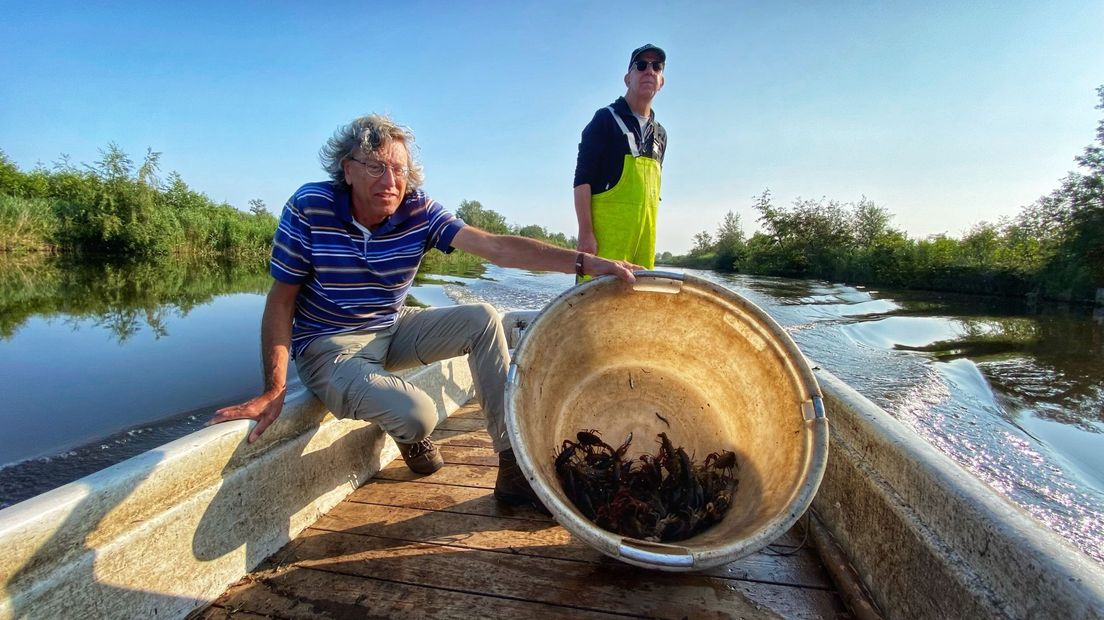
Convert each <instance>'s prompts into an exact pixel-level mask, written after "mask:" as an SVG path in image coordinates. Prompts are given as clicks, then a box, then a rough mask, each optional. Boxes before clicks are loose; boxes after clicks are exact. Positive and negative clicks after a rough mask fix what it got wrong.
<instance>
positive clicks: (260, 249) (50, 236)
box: [0, 144, 277, 258]
mask: <svg viewBox="0 0 1104 620" xmlns="http://www.w3.org/2000/svg"><path fill="white" fill-rule="evenodd" d="M160 157H161V154H160V153H157V152H154V151H152V150H148V151H147V152H146V155H145V158H144V159H143V161H142V162H141V164H140V165H138V166H135V164H134V161H133V160H131V158H130V157H129V156H128V155H127V154H126V153H125V152H123V151H122V149H120V148H119V147H118V145H115V144H109V145H108V146H107V147H106V148H105V149H103V150H101V152H100V159H99V160H98V161H97V162H95V163H94V164H92V165H86V166H85V167H84V169H83V170H82V169H78V168H76V167H74V166H73V165H72V164H71V163H70V161H69V158H68V156H66V155H62V156H61V159H60V160H59V161H58V162H56V163H55V164H54V168H53V171H50V170H47V169H46V168H45V167H44V166H41V165H39V166H36V167H35V169H34V170H32V171H30V172H27V173H23V172H20V171H19V170H18V169H17V168H16V167H15V165H14V164H13V163H12V162H11V161H10V160H9V159H8V158H7V156H6V155H4V154H3V152H0V237H2V238H3V239H4V241H3V242H0V251H19V252H27V251H55V250H57V251H63V252H75V253H81V254H95V255H108V256H125V257H128V258H142V257H151V256H164V255H168V254H191V255H215V254H219V255H242V254H267V253H268V251H269V248H270V246H271V243H272V235H273V233H274V232H275V230H276V224H277V222H276V218H275V217H273V216H272V214H270V213H268V211H267V210H266V209H265V208H264V203H263V202H261V201H259V200H253V201H250V205H251V209H250V213H243V212H242V211H239V210H237V209H235V208H233V207H231V206H230V205H227V204H215V203H214V202H213V201H212V200H211V199H210V198H208V197H207V196H206V195H204V194H202V193H198V192H195V191H193V190H191V189H190V188H189V187H188V185H187V184H186V183H185V182H184V180H183V179H181V178H180V175H179V174H177V173H175V172H173V173H171V174H170V175H169V178H168V180H167V181H166V182H164V183H162V181H161V179H160V178H159V174H158V173H159V162H160Z"/></svg>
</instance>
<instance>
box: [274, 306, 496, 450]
mask: <svg viewBox="0 0 1104 620" xmlns="http://www.w3.org/2000/svg"><path fill="white" fill-rule="evenodd" d="M465 354H467V355H468V365H469V367H470V368H471V373H472V376H473V377H474V378H475V383H476V390H477V391H478V396H479V402H480V404H481V405H482V406H483V412H484V414H485V415H486V416H487V432H488V433H490V435H491V441H492V442H493V444H494V449H495V451H496V452H501V451H503V450H506V449H508V448H509V447H510V440H509V437H508V436H507V434H506V409H505V401H504V399H505V390H506V369H507V364H508V363H509V350H508V349H507V347H506V336H505V334H504V333H503V331H502V324H501V322H500V321H499V318H498V313H497V312H496V311H495V309H494V308H493V307H491V306H490V305H488V304H468V305H461V306H450V307H443V308H425V309H418V308H410V307H407V308H403V309H402V311H401V312H400V313H399V318H398V320H397V321H396V322H395V324H394V325H392V326H391V327H389V328H387V329H384V330H380V331H359V332H347V333H344V334H337V335H334V336H324V337H321V338H317V339H315V340H314V341H313V342H311V343H310V345H308V346H307V348H306V350H305V351H303V354H302V355H299V356H297V357H296V359H295V366H296V369H297V370H298V371H299V377H300V379H302V381H303V383H304V384H305V385H306V386H307V387H309V388H310V389H311V391H313V392H314V393H315V395H317V396H318V398H319V399H321V400H322V402H323V403H325V405H326V407H328V408H329V410H330V411H332V412H333V413H334V415H337V416H339V417H344V418H356V419H358V420H367V421H371V422H375V423H376V424H379V425H380V427H381V428H383V430H384V431H385V432H386V433H387V434H388V435H391V437H393V438H394V439H395V441H399V442H402V443H415V442H417V441H420V440H422V439H423V438H425V437H427V436H429V434H430V433H432V432H433V429H434V427H436V426H437V422H438V418H437V407H436V406H435V405H434V403H433V399H431V398H430V397H429V396H428V395H427V394H426V393H425V392H423V391H422V390H420V389H419V388H417V387H415V386H414V385H412V384H410V383H408V382H407V381H405V380H403V379H402V378H401V377H398V376H396V375H394V374H392V371H396V370H403V369H405V368H412V367H415V366H424V365H426V364H431V363H433V362H436V361H439V360H444V359H448V358H450V357H457V356H459V355H465Z"/></svg>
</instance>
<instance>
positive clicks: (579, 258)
mask: <svg viewBox="0 0 1104 620" xmlns="http://www.w3.org/2000/svg"><path fill="white" fill-rule="evenodd" d="M585 256H586V254H583V253H582V252H579V253H578V254H576V255H575V275H576V276H578V277H580V278H581V277H583V276H585V275H586V274H585V273H583V257H585Z"/></svg>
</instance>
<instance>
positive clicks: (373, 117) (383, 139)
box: [318, 114, 425, 191]
mask: <svg viewBox="0 0 1104 620" xmlns="http://www.w3.org/2000/svg"><path fill="white" fill-rule="evenodd" d="M393 140H398V141H399V142H402V143H403V145H405V146H406V153H407V158H408V159H409V161H408V162H407V167H409V168H410V176H409V178H408V179H407V183H406V189H407V191H410V190H414V189H418V188H420V187H421V186H422V183H423V182H424V181H425V177H424V175H423V173H422V166H421V164H419V163H418V162H417V161H415V159H414V152H413V147H414V132H413V131H411V130H410V128H409V127H403V126H402V125H399V124H397V123H395V121H393V120H391V117H389V116H387V115H386V114H369V115H367V116H361V117H358V118H355V119H353V120H352V122H350V123H349V124H347V125H343V126H341V127H338V129H337V131H335V132H334V135H333V137H331V138H330V139H329V140H327V141H326V144H325V146H323V147H322V149H321V150H320V151H319V152H318V158H319V159H320V160H322V168H323V169H325V170H326V172H327V173H329V175H330V178H331V179H333V182H334V184H335V185H338V186H341V187H345V188H347V187H348V186H349V184H348V183H347V182H346V181H345V170H344V168H342V164H343V163H344V162H345V160H346V159H349V158H351V157H353V156H354V155H356V153H357V151H358V150H359V151H361V152H363V153H364V154H365V155H371V154H372V153H375V152H377V151H379V150H380V148H381V147H383V146H384V145H386V144H388V143H390V142H391V141H393Z"/></svg>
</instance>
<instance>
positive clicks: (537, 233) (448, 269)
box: [419, 200, 575, 275]
mask: <svg viewBox="0 0 1104 620" xmlns="http://www.w3.org/2000/svg"><path fill="white" fill-rule="evenodd" d="M456 215H457V216H458V217H459V218H460V219H462V220H464V222H465V223H467V224H471V225H472V226H476V227H478V228H482V229H483V230H485V231H487V232H490V233H495V234H499V235H517V236H519V237H529V238H530V239H538V240H540V241H544V242H546V243H551V244H552V245H556V246H560V247H562V248H574V247H575V237H566V236H564V234H563V233H550V232H548V230H547V229H545V228H544V227H543V226H537V225H535V224H530V225H528V226H516V225H511V224H507V223H506V218H505V217H503V216H502V214H501V213H498V212H497V211H494V210H493V209H487V208H485V207H484V206H483V205H482V204H480V202H479V201H478V200H462V201H460V206H459V208H457V209H456ZM484 262H485V261H484V260H483V259H482V258H479V257H478V256H474V255H472V254H468V253H467V252H463V251H461V250H456V251H454V252H452V253H451V254H448V255H445V254H442V253H440V252H437V251H433V252H430V253H429V254H427V255H426V257H425V259H424V260H423V261H422V267H421V269H420V270H419V272H420V273H454V274H470V275H478V274H480V273H481V272H482V271H483V263H484Z"/></svg>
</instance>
